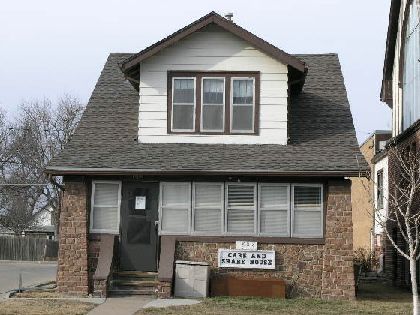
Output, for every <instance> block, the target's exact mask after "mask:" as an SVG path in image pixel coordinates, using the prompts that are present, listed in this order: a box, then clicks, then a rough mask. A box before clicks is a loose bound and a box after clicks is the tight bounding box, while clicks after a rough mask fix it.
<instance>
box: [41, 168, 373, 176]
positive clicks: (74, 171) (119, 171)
mask: <svg viewBox="0 0 420 315" xmlns="http://www.w3.org/2000/svg"><path fill="white" fill-rule="evenodd" d="M45 172H46V173H47V174H49V175H50V176H53V175H254V176H256V175H258V176H269V177H272V176H298V177H320V176H324V177H325V176H329V177H361V176H363V177H366V176H367V175H366V174H367V173H368V169H366V170H340V171H315V170H313V171H294V172H291V171H289V172H287V171H268V170H202V169H188V170H162V169H132V168H77V167H48V168H47V169H46V170H45Z"/></svg>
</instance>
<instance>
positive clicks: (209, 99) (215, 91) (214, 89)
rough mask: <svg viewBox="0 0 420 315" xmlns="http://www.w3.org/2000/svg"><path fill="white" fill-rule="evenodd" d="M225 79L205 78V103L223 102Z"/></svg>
mask: <svg viewBox="0 0 420 315" xmlns="http://www.w3.org/2000/svg"><path fill="white" fill-rule="evenodd" d="M224 85H225V82H224V80H223V79H203V104H223V101H224Z"/></svg>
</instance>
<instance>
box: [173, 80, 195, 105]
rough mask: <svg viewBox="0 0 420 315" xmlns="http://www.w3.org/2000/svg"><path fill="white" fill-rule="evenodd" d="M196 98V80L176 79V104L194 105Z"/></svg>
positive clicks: (174, 98) (174, 101) (174, 96)
mask: <svg viewBox="0 0 420 315" xmlns="http://www.w3.org/2000/svg"><path fill="white" fill-rule="evenodd" d="M194 97H195V88H194V79H174V95H173V103H174V104H176V103H182V104H194Z"/></svg>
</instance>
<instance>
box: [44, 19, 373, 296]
mask: <svg viewBox="0 0 420 315" xmlns="http://www.w3.org/2000/svg"><path fill="white" fill-rule="evenodd" d="M366 169H367V165H366V162H365V161H364V159H363V157H362V156H361V154H360V151H359V148H358V144H357V141H356V137H355V131H354V127H353V120H352V116H351V112H350V106H349V103H348V100H347V94H346V89H345V86H344V80H343V76H342V73H341V68H340V63H339V60H338V56H337V55H336V54H305V55H290V54H288V53H286V52H284V51H282V50H281V49H279V48H277V47H275V46H273V45H271V44H269V43H268V42H266V41H264V40H263V39H261V38H259V37H257V36H256V35H254V34H252V33H251V32H249V31H247V30H245V29H243V28H241V27H240V26H238V25H237V24H235V23H234V22H233V21H231V20H230V19H227V18H224V17H222V16H220V15H218V14H217V13H214V12H211V13H209V14H207V15H205V16H203V17H202V18H200V19H198V20H196V21H194V22H193V23H191V24H190V25H188V26H186V27H184V28H182V29H180V30H178V31H176V32H175V33H173V34H171V35H169V36H168V37H166V38H164V39H162V40H160V41H158V42H156V43H155V44H153V45H151V46H150V47H147V48H145V49H144V50H142V51H140V52H139V53H135V54H127V53H124V54H120V53H119V54H111V55H110V56H109V58H108V60H107V62H106V64H105V66H104V69H103V71H102V73H101V75H100V77H99V80H98V82H97V84H96V87H95V89H94V91H93V93H92V96H91V98H90V100H89V103H88V105H87V108H86V111H85V113H84V114H83V117H82V119H81V122H80V125H79V126H78V128H77V130H76V132H75V134H74V136H73V138H72V140H71V142H70V143H69V144H68V145H67V146H66V148H65V150H64V151H63V152H62V153H61V154H60V155H59V156H58V157H56V158H54V159H53V161H52V162H51V163H50V165H49V166H48V167H47V170H46V172H47V173H48V174H50V175H51V176H64V183H65V192H64V197H63V208H62V211H61V217H60V250H59V264H58V277H57V285H58V288H59V290H60V291H62V292H67V293H73V294H88V293H90V292H95V293H101V294H107V292H109V291H108V289H109V286H110V284H109V279H110V278H112V277H113V274H112V272H115V273H114V275H116V276H118V275H124V272H126V273H125V275H127V274H129V273H128V272H135V271H137V272H139V271H141V272H149V273H148V275H151V274H152V272H157V280H158V284H157V288H156V289H157V292H158V295H159V296H169V295H171V293H172V292H173V278H174V262H175V261H176V260H184V261H200V262H207V263H208V264H210V266H211V278H210V281H211V280H212V279H213V278H215V277H222V276H223V275H226V274H233V275H236V276H237V277H243V278H247V279H252V278H254V277H258V278H261V277H263V278H271V279H282V280H284V281H285V282H286V283H287V285H288V288H291V287H292V286H293V288H294V289H295V291H297V292H299V294H300V295H302V296H313V297H321V298H353V297H354V294H355V293H354V277H353V262H352V255H353V246H352V236H353V235H352V211H351V196H350V180H349V179H348V178H349V177H352V176H359V174H360V171H364V170H366ZM236 241H252V242H256V243H257V247H258V249H257V250H271V251H274V254H275V261H273V262H272V263H273V265H272V266H270V267H273V268H264V267H263V266H260V267H259V268H248V269H244V268H235V267H234V266H230V267H225V266H223V265H221V262H220V260H219V259H218V250H219V249H228V250H229V249H234V248H235V242H236ZM239 263H240V262H239ZM110 268H111V269H113V270H111V271H110ZM117 290H118V288H116V287H113V285H112V287H111V291H112V292H114V293H117V292H116V291H117Z"/></svg>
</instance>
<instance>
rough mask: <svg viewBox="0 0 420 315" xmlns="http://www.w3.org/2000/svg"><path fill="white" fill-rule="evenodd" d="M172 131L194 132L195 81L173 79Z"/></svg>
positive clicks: (190, 79) (192, 79)
mask: <svg viewBox="0 0 420 315" xmlns="http://www.w3.org/2000/svg"><path fill="white" fill-rule="evenodd" d="M172 97H173V98H172V130H180V131H194V112H195V79H194V78H174V79H173V96H172Z"/></svg>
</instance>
